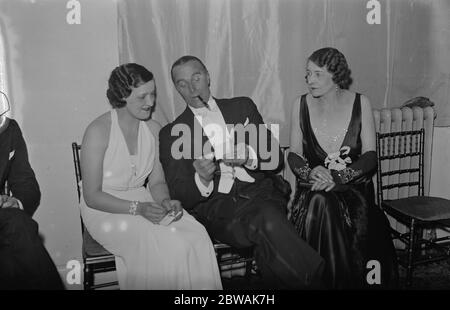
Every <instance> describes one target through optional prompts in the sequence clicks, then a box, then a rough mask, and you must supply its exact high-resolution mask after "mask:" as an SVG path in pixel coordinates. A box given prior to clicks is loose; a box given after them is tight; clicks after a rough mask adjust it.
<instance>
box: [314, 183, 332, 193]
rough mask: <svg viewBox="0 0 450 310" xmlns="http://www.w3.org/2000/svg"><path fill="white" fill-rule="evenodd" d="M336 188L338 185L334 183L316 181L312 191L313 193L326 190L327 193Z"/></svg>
mask: <svg viewBox="0 0 450 310" xmlns="http://www.w3.org/2000/svg"><path fill="white" fill-rule="evenodd" d="M335 186H336V183H334V182H333V181H331V182H323V181H314V183H313V185H312V187H311V190H312V191H322V190H325V191H326V192H329V191H331V190H332V189H333V188H334V187H335Z"/></svg>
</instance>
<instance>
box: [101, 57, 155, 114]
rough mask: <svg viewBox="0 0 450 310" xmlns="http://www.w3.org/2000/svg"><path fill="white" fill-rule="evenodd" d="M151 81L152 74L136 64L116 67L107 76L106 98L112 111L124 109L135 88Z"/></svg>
mask: <svg viewBox="0 0 450 310" xmlns="http://www.w3.org/2000/svg"><path fill="white" fill-rule="evenodd" d="M151 80H153V73H151V72H150V71H148V70H147V69H146V68H145V67H143V66H141V65H138V64H136V63H127V64H123V65H120V66H118V67H116V68H115V69H114V70H113V71H112V72H111V75H110V76H109V80H108V90H107V91H106V97H108V100H109V103H110V104H111V106H112V107H113V108H114V109H117V108H122V107H124V106H125V105H126V104H127V102H126V101H125V98H127V97H128V96H129V95H130V94H131V91H132V88H136V87H139V86H141V85H142V84H145V83H147V82H149V81H151Z"/></svg>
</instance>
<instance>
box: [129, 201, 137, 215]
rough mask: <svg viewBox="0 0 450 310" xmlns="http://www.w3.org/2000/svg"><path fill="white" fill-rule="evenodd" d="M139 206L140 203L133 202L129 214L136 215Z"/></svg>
mask: <svg viewBox="0 0 450 310" xmlns="http://www.w3.org/2000/svg"><path fill="white" fill-rule="evenodd" d="M138 205H139V201H132V202H131V203H130V208H129V209H128V213H130V214H131V215H136V211H137V208H138Z"/></svg>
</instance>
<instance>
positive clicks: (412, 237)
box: [406, 219, 416, 287]
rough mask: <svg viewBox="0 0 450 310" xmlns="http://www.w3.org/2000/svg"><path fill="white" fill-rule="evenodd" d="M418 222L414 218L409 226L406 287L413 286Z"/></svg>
mask: <svg viewBox="0 0 450 310" xmlns="http://www.w3.org/2000/svg"><path fill="white" fill-rule="evenodd" d="M415 224H416V222H415V220H414V219H412V220H411V223H410V227H409V242H408V249H407V253H408V264H407V267H406V287H411V286H412V274H413V268H414V254H415V247H416V226H415Z"/></svg>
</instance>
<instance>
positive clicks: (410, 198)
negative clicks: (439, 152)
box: [376, 128, 450, 287]
mask: <svg viewBox="0 0 450 310" xmlns="http://www.w3.org/2000/svg"><path fill="white" fill-rule="evenodd" d="M376 141H377V155H378V172H377V201H378V205H379V206H381V208H382V209H383V210H384V211H385V212H386V213H387V214H389V215H390V216H392V217H393V218H394V219H396V220H397V221H399V222H401V223H403V224H405V225H406V226H407V230H406V232H400V231H398V230H396V229H393V228H392V234H393V238H394V239H398V240H400V241H401V242H402V243H403V244H404V245H405V248H404V249H403V250H399V264H400V265H401V266H403V267H405V268H406V287H410V286H411V285H412V276H413V270H414V267H416V266H417V265H419V264H425V263H430V262H434V261H438V260H442V259H447V258H449V257H450V247H449V244H450V243H449V240H450V237H442V238H437V237H435V236H433V237H432V238H426V237H424V234H423V230H424V229H429V228H436V227H442V226H450V200H447V199H443V198H438V197H430V196H424V144H425V141H424V129H423V128H421V129H420V130H409V131H400V132H391V133H383V134H381V133H377V139H376ZM391 191H403V192H402V195H401V196H405V197H404V198H398V199H386V197H388V196H389V194H392V195H391V196H398V194H397V193H391ZM405 191H406V194H405Z"/></svg>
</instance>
